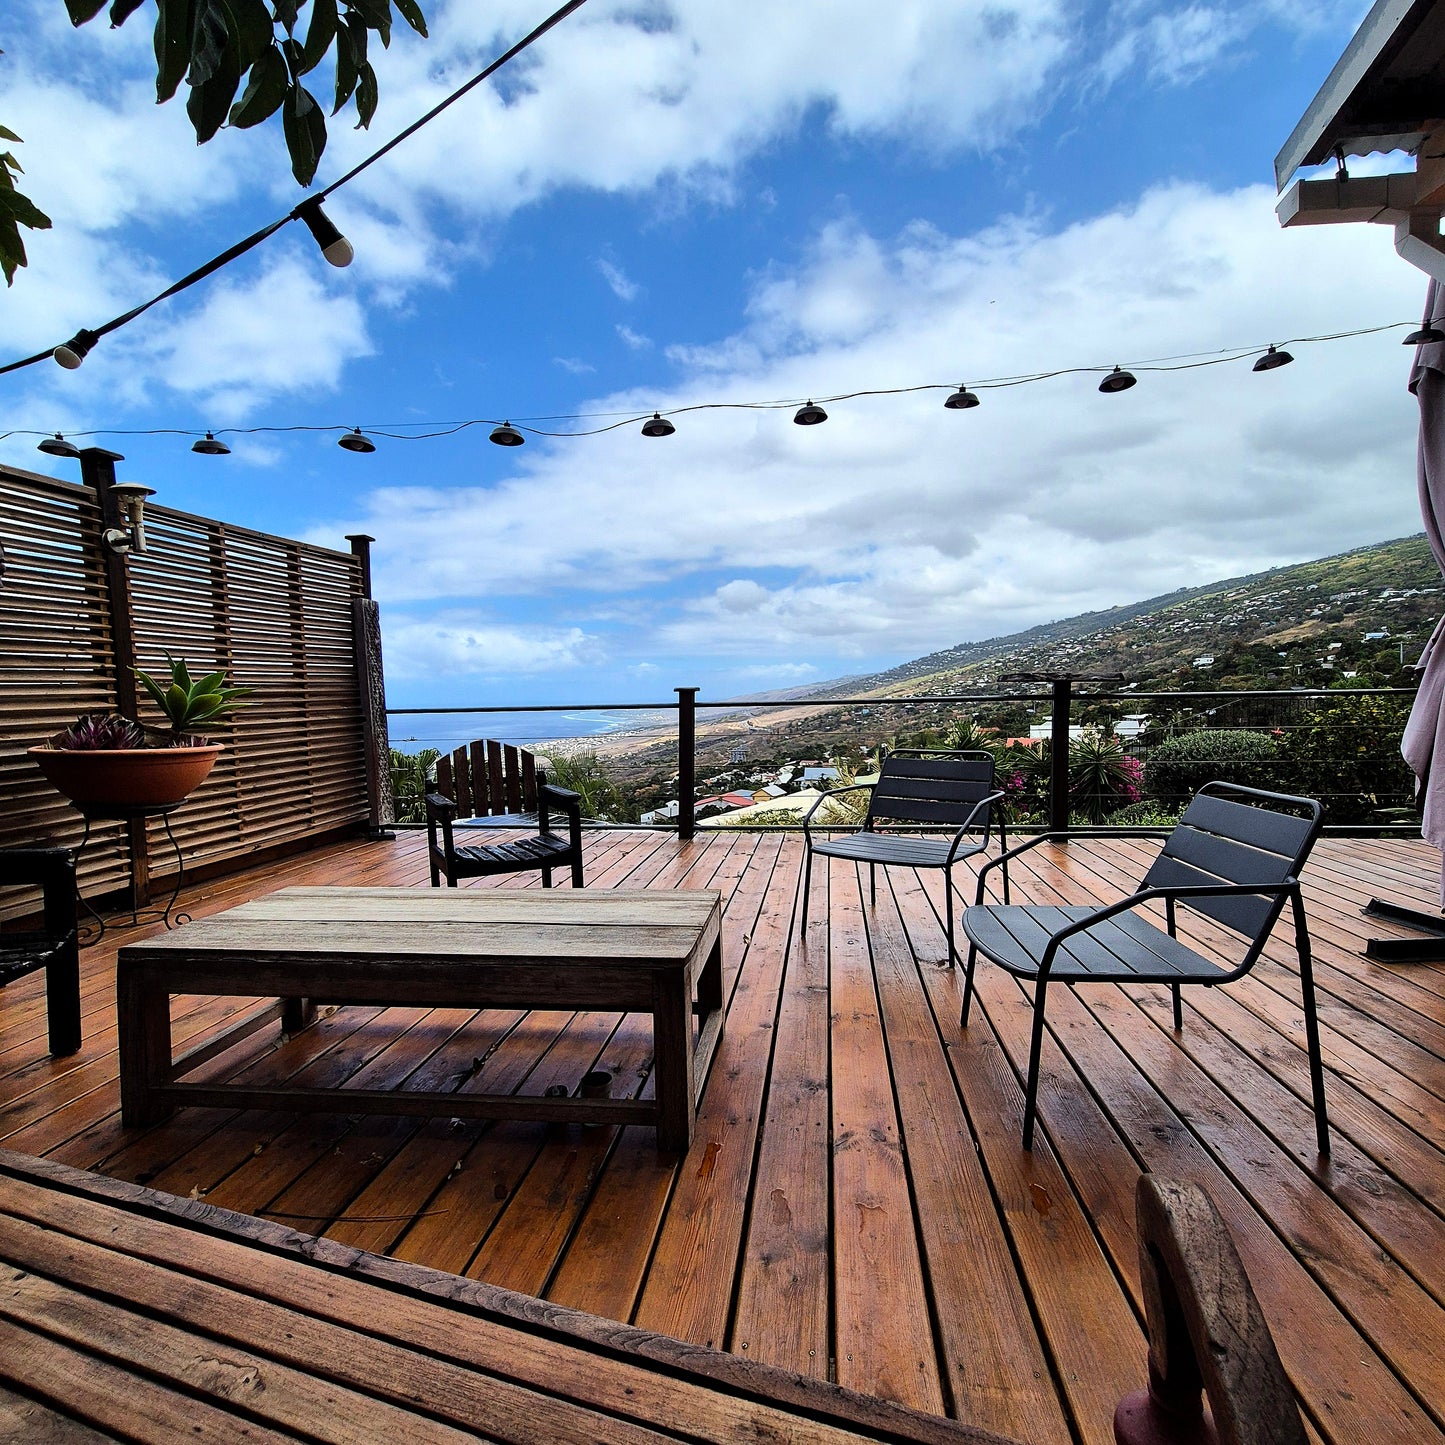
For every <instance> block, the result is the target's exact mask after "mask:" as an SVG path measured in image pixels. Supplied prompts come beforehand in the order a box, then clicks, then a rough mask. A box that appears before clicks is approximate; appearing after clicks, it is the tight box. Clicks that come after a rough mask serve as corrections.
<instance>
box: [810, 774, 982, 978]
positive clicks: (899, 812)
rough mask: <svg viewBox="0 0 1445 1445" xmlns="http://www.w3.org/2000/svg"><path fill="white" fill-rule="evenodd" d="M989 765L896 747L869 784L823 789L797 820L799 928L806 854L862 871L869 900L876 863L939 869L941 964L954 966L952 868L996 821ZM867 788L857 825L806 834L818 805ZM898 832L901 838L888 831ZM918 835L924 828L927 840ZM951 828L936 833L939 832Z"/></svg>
mask: <svg viewBox="0 0 1445 1445" xmlns="http://www.w3.org/2000/svg"><path fill="white" fill-rule="evenodd" d="M993 782H994V762H993V756H992V754H990V753H986V752H983V751H981V750H980V751H975V750H972V749H962V750H959V749H954V750H950V751H943V750H938V749H929V748H899V749H898V750H897V751H896V752H893V753H890V754H889V755H888V756H887V757H886V758H885V759H884V760H883V765H882V767H881V768H880V769H879V771H878V781H877V782H876V783H855V784H853V785H852V786H851V787H842V788H830V789H829V790H828V791H827V792H826V793H823V794H822V795H821V796H820V797H819V798H818V800H817V802H815V803H814V804H813V806H812V807H811V808H809V809H808V813H807V816H806V817H805V818H804V819H803V841H804V844H805V845H806V853H805V856H804V859H803V924H804V926H806V924H807V922H808V892H809V886H810V884H811V882H812V873H813V854H815V853H817V854H819V855H820V856H823V857H827V858H851V859H852V860H853V861H854V862H857V863H866V864H867V865H868V899H869V902H876V901H877V898H878V892H877V887H878V873H877V870H878V865H879V864H880V863H881V864H882V865H883V866H884V867H885V868H887V867H895V868H940V869H942V870H943V890H944V898H945V900H946V901H945V905H944V918H945V919H946V920H947V923H946V927H947V930H948V962H949V966H950V967H952V965H953V964H954V963H956V962H957V961H958V950H957V949H956V948H955V947H954V942H953V865H954V864H955V863H957V862H959V861H960V860H962V859H964V858H972V857H973V856H974V855H975V854H978V853H982V852H983V851H984V849H985V848H987V847H988V840H989V830H990V828H991V827H992V825H993V823H994V821H995V812H994V804H995V803H997V802H999V801H1000V800H1001V799H1002V797H1003V793H1002V792H1001V791H995V790H994V786H993ZM864 788H866V789H868V790H869V798H868V812H867V815H866V816H865V817H864V819H863V825H862V827H861V828H859V829H857V830H856V831H854V832H852V833H848V834H846V835H845V836H843V837H838V838H820V839H815V838H814V836H813V816H814V814H815V813H817V811H818V809H819V808H820V807H822V805H823V803H824V802H825V801H826V800H827V799H828V798H831V797H836V796H837V795H838V794H840V793H852V792H857V791H859V790H860V789H864ZM997 822H998V831H999V846H1000V847H1001V848H1003V849H1005V850H1007V847H1008V840H1007V835H1006V834H1005V831H1004V821H1003V815H1002V812H1001V811H1000V812H999V813H998V816H997ZM899 827H903V828H907V829H908V830H909V831H908V832H898V831H895V830H896V829H898V828H899ZM922 829H928V830H931V831H932V833H933V836H929V835H928V834H927V833H925V832H921V831H920V830H922ZM943 829H947V830H950V831H949V832H947V833H946V834H940V830H943ZM1003 880H1004V897H1005V898H1007V897H1008V869H1007V867H1005V868H1004V875H1003Z"/></svg>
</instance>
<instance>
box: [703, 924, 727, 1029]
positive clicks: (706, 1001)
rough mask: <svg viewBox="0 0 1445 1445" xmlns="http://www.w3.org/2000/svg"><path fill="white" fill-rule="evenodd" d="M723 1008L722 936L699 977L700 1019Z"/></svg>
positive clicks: (719, 936) (713, 947) (718, 938)
mask: <svg viewBox="0 0 1445 1445" xmlns="http://www.w3.org/2000/svg"><path fill="white" fill-rule="evenodd" d="M722 1006H723V978H722V934H721V933H719V934H718V937H717V942H716V943H714V944H713V946H712V952H711V953H709V954H708V956H707V962H706V963H704V964H703V966H702V972H701V973H700V974H698V976H697V1012H698V1017H699V1018H700V1019H704V1018H706V1017H707V1016H708V1015H709V1014H710V1013H711V1012H712V1011H713V1010H714V1009H720V1008H721V1007H722Z"/></svg>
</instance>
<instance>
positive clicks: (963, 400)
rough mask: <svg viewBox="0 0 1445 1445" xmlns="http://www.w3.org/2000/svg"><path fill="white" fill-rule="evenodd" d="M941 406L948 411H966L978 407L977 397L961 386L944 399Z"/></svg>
mask: <svg viewBox="0 0 1445 1445" xmlns="http://www.w3.org/2000/svg"><path fill="white" fill-rule="evenodd" d="M943 404H944V406H946V407H947V408H948V409H949V411H967V410H968V409H969V408H970V407H974V406H977V405H978V397H977V396H975V395H974V394H973V392H971V391H970V390H969V389H968V388H967V387H966V386H961V387H959V389H958V390H957V391H956V392H954V393H953V395H952V396H947V397H944V399H943Z"/></svg>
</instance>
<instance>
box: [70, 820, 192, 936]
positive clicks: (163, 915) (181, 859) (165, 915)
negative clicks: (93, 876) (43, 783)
mask: <svg viewBox="0 0 1445 1445" xmlns="http://www.w3.org/2000/svg"><path fill="white" fill-rule="evenodd" d="M182 801H184V800H182ZM181 806H182V804H181V803H165V804H162V805H154V804H151V805H145V806H138V807H137V806H124V805H120V804H115V803H105V804H100V803H77V802H74V801H73V800H72V802H71V807H73V808H74V809H75V810H76V811H77V812H78V813H79V814H80V816H81V817H82V818H84V819H85V832H84V833H83V834H82V836H81V839H80V846H79V847H78V848H77V849H76V850H75V862H76V869H77V873H78V872H79V866H80V859H81V856H82V855H83V854H84V852H85V848H86V844H88V843H89V842H90V830H91V825H92V824H94V823H131V822H135V821H137V820H138V819H144V818H159V819H160V820H161V826H162V827H163V828H164V829H165V834H166V839H167V841H168V842H169V843H170V845H171V847H172V849H173V850H174V851H175V855H176V883H175V887H174V888H172V889H171V896H170V897H169V898H168V899H166V902H165V906H164V907H163V908H137V907H136V903H135V879H134V875H133V874H132V879H131V909H130V921H131V924H132V925H135V924H138V923H148V922H155V921H156V920H159V921H160V922H162V923H164V924H165V926H166V927H167V928H168V929H170V928H175V927H177V926H178V925H180V924H182V923H189V922H190V921H191V916H190V914H189V913H184V912H181V913H172V911H171V910H172V909H173V908H174V907H175V905H176V899H177V898H179V897H180V894H181V888H182V886H183V885H184V884H185V880H186V860H185V855H184V854H183V853H182V852H181V845H180V844H179V843H178V842H177V841H176V835H175V834H174V833H173V832H172V831H171V814H172V813H174V812H175V811H176V809H177V808H179V807H181ZM76 897H77V898H78V899H79V901H80V906H81V907H82V908H83V909H85V911H86V912H87V913H88V914H89V915H90V916H91V917H92V918H93V919H94V920H95V930H94V935H93V936H91V930H90V927H89V925H87V927H86V928H85V930H84V936H83V937H82V939H81V942H82V944H83V946H85V947H87V948H88V947H90V946H91V945H92V944H95V943H99V942H100V940H101V939H102V938H104V937H105V919H103V918H102V917H101V916H100V914H98V913H97V912H96V911H95V909H93V908H92V907H91V906H90V904H89V903H87V902H86V901H85V899H84V898H83V897H81V894H80V888H79V884H78V883H77V885H76Z"/></svg>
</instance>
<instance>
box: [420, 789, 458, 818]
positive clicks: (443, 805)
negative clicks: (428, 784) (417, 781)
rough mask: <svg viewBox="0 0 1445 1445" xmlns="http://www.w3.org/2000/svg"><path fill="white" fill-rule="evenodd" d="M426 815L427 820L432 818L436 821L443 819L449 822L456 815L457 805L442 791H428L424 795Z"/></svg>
mask: <svg viewBox="0 0 1445 1445" xmlns="http://www.w3.org/2000/svg"><path fill="white" fill-rule="evenodd" d="M426 815H427V821H428V822H430V821H431V820H432V819H433V818H435V820H436V821H437V822H441V821H442V820H443V819H445V820H446V821H447V822H451V820H452V819H453V818H455V817H456V815H457V805H456V804H455V803H454V802H452V800H451V799H450V798H448V797H447V796H446V795H445V794H444V793H428V794H427V795H426Z"/></svg>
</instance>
